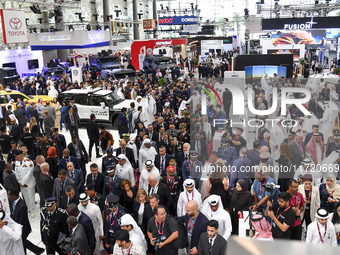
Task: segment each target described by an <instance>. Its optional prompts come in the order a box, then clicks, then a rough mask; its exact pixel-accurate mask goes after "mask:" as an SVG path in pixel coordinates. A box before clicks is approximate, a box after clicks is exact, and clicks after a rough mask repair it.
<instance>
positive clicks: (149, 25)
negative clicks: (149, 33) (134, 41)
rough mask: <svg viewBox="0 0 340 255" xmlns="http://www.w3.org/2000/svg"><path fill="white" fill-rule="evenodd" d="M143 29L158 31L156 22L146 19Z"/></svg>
mask: <svg viewBox="0 0 340 255" xmlns="http://www.w3.org/2000/svg"><path fill="white" fill-rule="evenodd" d="M143 29H156V21H155V20H154V19H144V20H143Z"/></svg>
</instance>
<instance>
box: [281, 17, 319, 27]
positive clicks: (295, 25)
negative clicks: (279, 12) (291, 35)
mask: <svg viewBox="0 0 340 255" xmlns="http://www.w3.org/2000/svg"><path fill="white" fill-rule="evenodd" d="M315 24H318V22H314V17H312V18H311V20H310V21H309V22H306V23H305V24H284V29H288V30H297V29H301V30H305V29H312V28H313V25H315Z"/></svg>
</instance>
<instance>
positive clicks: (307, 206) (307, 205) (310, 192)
mask: <svg viewBox="0 0 340 255" xmlns="http://www.w3.org/2000/svg"><path fill="white" fill-rule="evenodd" d="M305 192H306V190H305ZM311 194H312V187H311V188H310V190H309V195H308V199H306V201H309V202H310V197H311ZM309 205H310V204H306V209H309Z"/></svg>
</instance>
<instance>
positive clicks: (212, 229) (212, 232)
mask: <svg viewBox="0 0 340 255" xmlns="http://www.w3.org/2000/svg"><path fill="white" fill-rule="evenodd" d="M225 254H227V241H226V240H225V239H224V238H223V237H222V236H220V235H219V234H218V221H217V220H210V221H209V222H208V225H207V232H204V233H202V234H201V237H200V241H199V243H198V255H225Z"/></svg>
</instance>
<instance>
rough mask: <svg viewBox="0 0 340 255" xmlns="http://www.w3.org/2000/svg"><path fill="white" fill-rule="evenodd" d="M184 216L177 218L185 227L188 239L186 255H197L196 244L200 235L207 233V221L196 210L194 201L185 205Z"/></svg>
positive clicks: (196, 206)
mask: <svg viewBox="0 0 340 255" xmlns="http://www.w3.org/2000/svg"><path fill="white" fill-rule="evenodd" d="M185 211H186V215H185V216H182V217H179V218H178V219H180V220H181V221H183V222H184V225H185V226H186V235H187V236H188V237H189V238H188V241H189V246H188V247H187V251H188V254H197V249H198V242H199V239H200V237H201V234H202V233H205V232H207V224H208V221H209V220H208V219H207V217H205V216H204V214H202V213H200V211H199V210H198V204H197V202H196V201H195V200H191V201H189V202H188V203H187V204H186V205H185ZM196 223H197V224H196Z"/></svg>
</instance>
